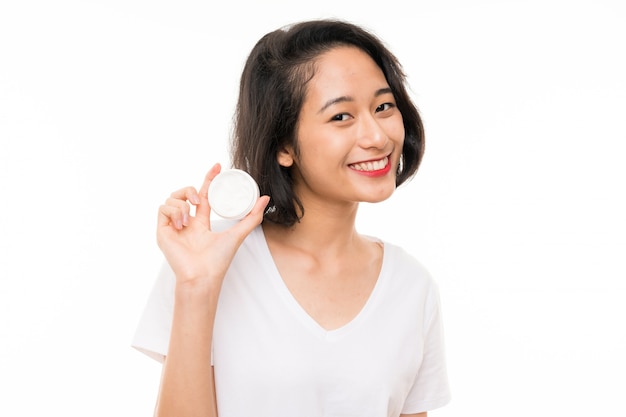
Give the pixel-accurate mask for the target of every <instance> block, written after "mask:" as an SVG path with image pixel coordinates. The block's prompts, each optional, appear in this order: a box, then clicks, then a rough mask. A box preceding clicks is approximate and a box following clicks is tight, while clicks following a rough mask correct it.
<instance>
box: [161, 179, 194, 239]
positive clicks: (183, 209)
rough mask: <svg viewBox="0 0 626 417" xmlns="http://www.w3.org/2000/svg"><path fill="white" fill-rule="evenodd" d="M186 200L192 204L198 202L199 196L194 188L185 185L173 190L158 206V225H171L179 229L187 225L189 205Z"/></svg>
mask: <svg viewBox="0 0 626 417" xmlns="http://www.w3.org/2000/svg"><path fill="white" fill-rule="evenodd" d="M188 202H189V203H191V204H194V205H198V204H199V203H200V197H199V196H198V192H197V191H196V189H195V188H193V187H185V188H181V189H180V190H177V191H174V192H173V193H172V194H171V196H170V198H168V199H167V200H166V201H165V204H163V205H162V206H161V207H159V216H158V224H159V226H167V225H171V226H173V227H174V228H175V229H176V230H181V229H182V228H183V227H185V226H187V225H189V217H190V215H191V214H190V210H191V207H190V205H189V203H188Z"/></svg>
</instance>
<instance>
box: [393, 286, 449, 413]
mask: <svg viewBox="0 0 626 417" xmlns="http://www.w3.org/2000/svg"><path fill="white" fill-rule="evenodd" d="M425 308H426V313H427V314H426V315H425V320H426V323H425V327H424V356H423V358H422V365H421V366H420V369H419V372H418V375H417V377H416V379H415V382H414V383H413V386H412V388H411V390H410V392H409V395H408V396H407V400H406V401H405V403H404V407H403V409H402V413H404V414H413V413H421V412H424V411H430V410H434V409H436V408H439V407H442V406H444V405H446V404H447V403H449V402H450V398H451V395H450V387H449V382H448V373H447V372H448V371H447V366H446V358H445V346H444V331H443V320H442V313H441V303H440V300H439V291H438V289H437V286H436V284H435V283H432V285H431V289H430V294H429V296H428V298H427V302H426V306H425Z"/></svg>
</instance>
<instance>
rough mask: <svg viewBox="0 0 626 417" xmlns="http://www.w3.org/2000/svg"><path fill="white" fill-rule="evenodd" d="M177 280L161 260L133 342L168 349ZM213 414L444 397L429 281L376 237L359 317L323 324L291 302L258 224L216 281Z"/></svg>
mask: <svg viewBox="0 0 626 417" xmlns="http://www.w3.org/2000/svg"><path fill="white" fill-rule="evenodd" d="M174 282H175V277H174V274H173V272H172V271H171V269H170V268H169V267H168V266H167V265H165V266H164V268H163V270H162V272H161V273H160V275H159V277H158V279H157V282H156V284H155V286H154V288H153V291H152V293H151V295H150V297H149V300H148V303H147V305H146V308H145V310H144V313H143V315H142V317H141V320H140V323H139V326H138V328H137V331H136V334H135V336H134V339H133V341H132V346H134V347H135V348H137V349H139V350H140V351H142V352H144V353H146V354H148V355H150V356H152V357H153V358H155V359H157V360H159V361H162V360H163V359H164V356H165V355H166V353H167V348H168V343H169V334H170V328H171V320H172V309H173V300H174V295H173V290H174ZM213 364H214V371H215V384H216V393H217V404H218V413H219V415H220V417H244V416H245V417H248V416H251V415H254V416H257V417H293V416H298V417H383V416H389V417H398V416H399V415H400V414H402V413H406V414H410V413H419V412H423V411H429V410H432V409H435V408H438V407H441V406H443V405H445V404H446V403H448V401H449V400H450V391H449V387H448V379H447V373H446V365H445V355H444V342H443V328H442V321H441V312H440V305H439V295H438V291H437V287H436V285H435V283H434V282H433V280H432V279H431V277H430V276H429V274H428V272H427V271H426V270H425V269H424V268H423V267H422V266H421V265H420V264H419V263H418V262H417V261H415V259H413V258H412V257H411V256H409V255H408V254H407V253H406V252H405V251H404V250H402V249H400V248H399V247H397V246H394V245H392V244H389V243H386V242H385V243H384V255H383V264H382V268H381V271H380V275H379V277H378V280H377V283H376V285H375V287H374V290H373V292H372V294H371V295H370V297H369V299H368V301H367V303H366V304H365V306H364V307H363V309H362V310H361V311H360V312H359V314H358V315H357V316H356V317H355V318H354V319H353V320H352V321H351V322H349V323H348V324H346V325H345V326H343V327H341V328H339V329H336V330H331V331H328V330H325V329H324V328H322V327H321V326H319V325H318V324H317V322H316V321H315V320H313V319H312V318H311V317H310V316H309V315H308V314H307V313H306V312H305V310H304V309H303V308H302V307H301V306H300V305H299V304H298V302H297V301H296V300H295V298H294V297H293V296H292V294H291V293H290V292H289V290H288V289H287V287H286V285H285V284H284V282H283V280H282V279H281V277H280V275H279V272H278V270H277V268H276V265H275V264H274V262H273V260H272V257H271V254H270V251H269V248H268V246H267V242H266V240H265V236H264V234H263V229H262V228H261V227H260V226H259V227H257V228H256V229H254V230H253V231H252V233H251V234H250V235H249V236H248V237H247V238H246V240H245V241H244V243H243V244H242V246H241V248H240V249H239V251H238V252H237V254H236V256H235V258H234V260H233V262H232V264H231V267H230V269H229V271H228V273H227V275H226V277H225V278H224V283H223V285H222V292H221V294H220V298H219V303H218V309H217V315H216V318H215V328H214V333H213Z"/></svg>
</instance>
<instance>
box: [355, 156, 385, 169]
mask: <svg viewBox="0 0 626 417" xmlns="http://www.w3.org/2000/svg"><path fill="white" fill-rule="evenodd" d="M388 162H389V158H388V157H384V158H383V159H380V160H378V161H368V162H360V163H358V164H352V165H350V168H353V169H356V170H357V171H378V170H379V169H383V168H384V167H386V166H387V163H388Z"/></svg>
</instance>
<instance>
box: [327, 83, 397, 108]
mask: <svg viewBox="0 0 626 417" xmlns="http://www.w3.org/2000/svg"><path fill="white" fill-rule="evenodd" d="M384 94H392V91H391V88H389V87H383V88H380V89H378V90H376V92H375V93H374V97H380V96H382V95H384ZM349 101H354V98H352V97H351V96H341V97H335V98H331V99H330V100H328V101H327V102H326V103H324V105H323V106H322V107H321V108H320V109H319V111H318V112H317V113H318V114H319V113H321V112H323V111H324V110H326V109H327V108H329V107H330V106H332V105H334V104H338V103H345V102H349Z"/></svg>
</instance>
